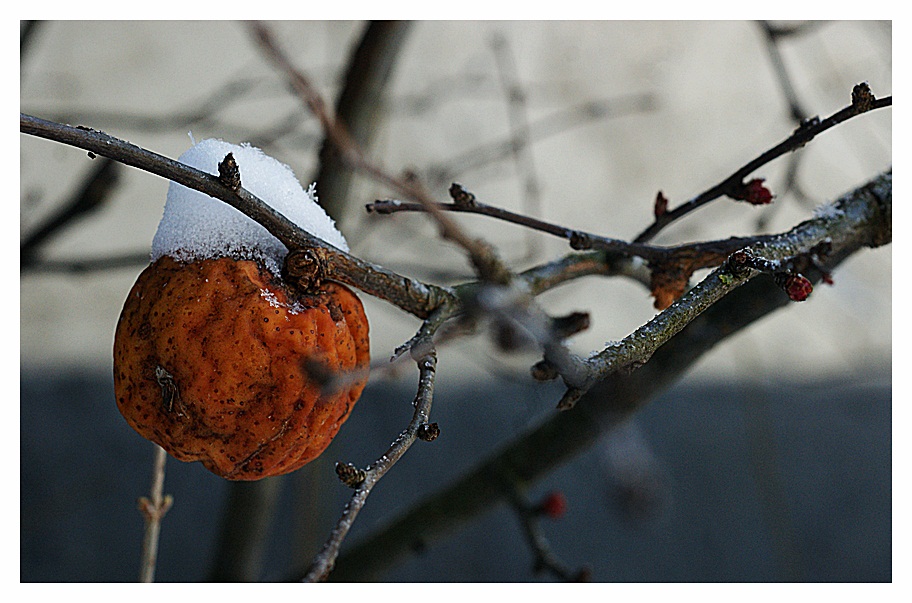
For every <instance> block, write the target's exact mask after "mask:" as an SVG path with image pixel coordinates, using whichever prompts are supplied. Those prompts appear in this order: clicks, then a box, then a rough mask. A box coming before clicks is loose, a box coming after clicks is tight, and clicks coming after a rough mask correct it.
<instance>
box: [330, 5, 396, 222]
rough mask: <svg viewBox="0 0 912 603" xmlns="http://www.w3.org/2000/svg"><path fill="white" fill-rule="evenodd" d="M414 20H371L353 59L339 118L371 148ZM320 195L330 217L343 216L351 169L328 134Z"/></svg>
mask: <svg viewBox="0 0 912 603" xmlns="http://www.w3.org/2000/svg"><path fill="white" fill-rule="evenodd" d="M410 28H411V24H410V23H409V22H408V21H371V22H370V23H368V24H367V26H366V27H365V30H364V34H363V35H362V36H361V40H360V42H359V43H358V46H357V48H356V49H355V51H354V53H353V54H352V57H351V59H350V60H349V62H348V69H347V72H346V74H345V79H344V84H343V87H342V91H341V92H340V93H339V96H338V98H337V100H336V116H335V119H336V120H337V121H339V122H340V123H342V124H344V125H345V129H346V130H347V131H348V133H349V134H350V136H351V140H352V142H353V143H355V144H357V145H358V146H359V147H360V148H361V149H365V150H368V149H370V147H371V142H372V141H373V139H374V137H375V135H376V133H377V132H378V130H379V128H378V126H379V123H378V122H379V120H380V117H381V113H382V112H383V110H384V106H385V103H384V102H383V96H384V88H385V87H386V83H387V81H389V78H390V76H391V75H392V72H393V67H394V66H395V64H396V61H397V59H398V57H399V51H400V50H401V49H402V46H403V44H404V42H405V40H406V39H407V38H408V32H409V30H410ZM315 180H316V181H317V182H319V183H320V199H321V202H322V203H323V206H324V208H325V209H326V211H327V213H328V214H329V215H330V216H333V217H334V218H335V219H336V220H341V219H342V217H343V215H344V209H345V204H346V203H348V202H349V190H350V184H351V171H350V170H349V169H348V168H347V166H346V165H345V164H344V163H343V162H341V161H340V160H339V157H338V156H337V155H336V151H335V148H334V145H333V144H331V143H330V139H329V138H327V139H326V141H325V142H324V144H323V148H322V149H321V150H320V169H319V172H318V173H317V177H316V178H315Z"/></svg>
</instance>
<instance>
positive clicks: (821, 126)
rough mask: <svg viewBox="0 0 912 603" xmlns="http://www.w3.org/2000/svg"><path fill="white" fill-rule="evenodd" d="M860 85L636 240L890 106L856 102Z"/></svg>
mask: <svg viewBox="0 0 912 603" xmlns="http://www.w3.org/2000/svg"><path fill="white" fill-rule="evenodd" d="M861 86H863V87H864V88H867V85H866V84H859V85H858V86H856V87H855V90H853V94H852V96H853V102H852V104H850V105H849V106H847V107H845V108H843V109H840V110H839V111H837V112H836V113H834V114H833V115H831V116H829V117H827V118H826V119H823V120H816V119H812V120H808V121H806V122H804V123H803V124H802V125H801V126H799V127H798V128H797V129H796V130H795V131H794V132H793V133H792V134H791V135H790V136H788V137H787V138H786V139H785V140H783V141H782V142H780V143H779V144H777V145H776V146H774V147H772V148H771V149H769V150H767V151H765V152H764V153H761V154H760V155H759V156H758V157H756V158H755V159H752V160H751V161H749V162H748V163H746V164H744V165H743V166H742V167H741V168H739V169H738V170H736V171H735V172H734V173H733V174H731V175H730V176H728V177H727V178H726V179H725V180H723V181H722V182H720V183H719V184H716V185H715V186H713V187H712V188H709V189H707V190H706V191H704V192H702V193H700V194H699V195H697V196H696V197H694V198H693V199H691V200H690V201H687V202H685V203H682V204H681V205H679V206H678V207H676V208H674V209H672V210H669V211H667V212H664V213H663V214H661V215H659V216H657V217H656V219H655V221H654V222H653V223H652V224H651V225H650V226H649V227H648V228H647V229H646V230H644V231H643V232H642V233H640V235H639V236H637V237H636V239H634V241H635V242H637V243H645V242H647V241H649V240H651V239H652V238H653V237H655V236H656V235H657V234H658V233H659V232H660V231H661V230H662V229H664V228H665V227H666V226H668V225H669V224H671V223H672V222H674V221H675V220H678V219H679V218H681V217H683V216H685V215H687V214H689V213H690V212H692V211H694V210H696V209H699V208H700V207H703V206H704V205H706V204H707V203H710V202H711V201H714V200H716V199H718V198H720V197H722V196H729V197H732V198H736V197H737V196H738V193H739V191H741V190H742V189H743V187H744V179H745V178H746V177H747V176H748V175H750V174H751V173H752V172H754V171H755V170H757V169H758V168H760V167H762V166H764V165H766V164H767V163H769V162H770V161H772V160H774V159H776V158H778V157H781V156H782V155H785V154H786V153H791V152H792V151H795V150H797V149H800V148H801V147H803V146H804V145H805V144H807V143H808V142H810V141H811V140H813V139H814V137H816V136H817V135H818V134H821V133H823V132H825V131H826V130H829V129H830V128H832V127H834V126H837V125H839V124H841V123H842V122H844V121H846V120H849V119H851V118H853V117H856V116H858V115H861V114H863V113H867V112H868V111H873V110H875V109H882V108H884V107H889V106H891V105H892V104H893V97H892V96H887V97H884V98H878V99H874V98H873V95H871V96H870V97H869V99H867V101H868V102H856V101H855V97H856V91H857V90H858V89H859V87H861ZM867 92H868V94H870V89H868V90H867ZM859 96H863V95H859Z"/></svg>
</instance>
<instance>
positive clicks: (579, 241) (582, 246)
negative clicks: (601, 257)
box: [570, 230, 592, 251]
mask: <svg viewBox="0 0 912 603" xmlns="http://www.w3.org/2000/svg"><path fill="white" fill-rule="evenodd" d="M570 247H571V249H576V250H577V251H584V250H586V249H592V237H590V236H589V235H588V234H586V233H585V232H580V231H578V230H574V231H572V232H571V233H570Z"/></svg>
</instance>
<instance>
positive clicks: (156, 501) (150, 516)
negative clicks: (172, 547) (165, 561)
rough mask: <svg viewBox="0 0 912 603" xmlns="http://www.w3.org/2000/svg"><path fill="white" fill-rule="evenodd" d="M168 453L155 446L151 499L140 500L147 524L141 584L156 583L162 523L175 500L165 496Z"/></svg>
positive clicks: (143, 546) (140, 507)
mask: <svg viewBox="0 0 912 603" xmlns="http://www.w3.org/2000/svg"><path fill="white" fill-rule="evenodd" d="M167 460H168V453H167V452H165V449H164V448H162V447H161V446H157V445H156V446H155V459H154V460H153V462H152V486H151V488H150V489H149V498H146V497H145V496H143V497H141V498H140V499H139V510H140V512H141V513H142V515H143V518H144V519H145V522H146V529H145V533H144V534H143V543H142V557H141V559H142V561H141V563H140V567H139V581H140V582H154V581H155V564H156V562H157V561H158V537H159V535H160V534H161V521H162V518H163V517H164V516H165V513H167V512H168V509H170V508H171V504H172V503H173V502H174V499H173V498H172V497H171V496H170V495H168V496H163V495H162V492H163V491H164V485H165V463H166V461H167Z"/></svg>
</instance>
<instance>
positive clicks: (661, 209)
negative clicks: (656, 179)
mask: <svg viewBox="0 0 912 603" xmlns="http://www.w3.org/2000/svg"><path fill="white" fill-rule="evenodd" d="M667 211H668V199H667V198H666V197H665V195H663V194H662V191H659V193H658V194H657V195H656V200H655V207H654V208H653V213H655V217H656V219H659V218H661V217H662V216H663V215H665V212H667Z"/></svg>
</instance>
